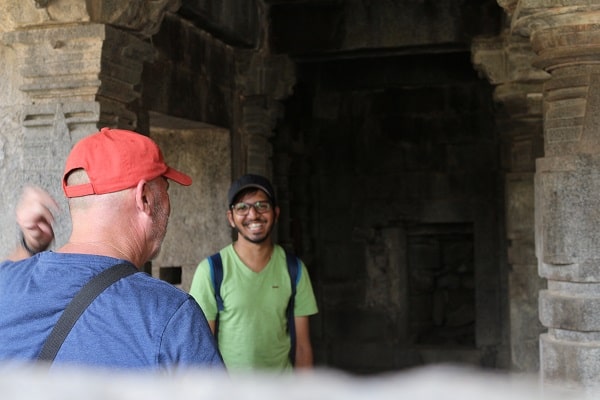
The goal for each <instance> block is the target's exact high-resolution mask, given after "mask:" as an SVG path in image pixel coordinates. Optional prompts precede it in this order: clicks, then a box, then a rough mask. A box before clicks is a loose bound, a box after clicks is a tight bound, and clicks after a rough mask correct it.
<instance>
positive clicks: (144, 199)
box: [135, 179, 154, 214]
mask: <svg viewBox="0 0 600 400" xmlns="http://www.w3.org/2000/svg"><path fill="white" fill-rule="evenodd" d="M153 201H154V198H153V196H152V191H151V190H150V186H149V185H148V182H147V181H146V180H144V179H142V180H141V181H139V182H138V184H137V186H136V187H135V205H136V207H137V209H138V210H139V211H141V212H144V213H146V214H150V213H151V211H152V202H153Z"/></svg>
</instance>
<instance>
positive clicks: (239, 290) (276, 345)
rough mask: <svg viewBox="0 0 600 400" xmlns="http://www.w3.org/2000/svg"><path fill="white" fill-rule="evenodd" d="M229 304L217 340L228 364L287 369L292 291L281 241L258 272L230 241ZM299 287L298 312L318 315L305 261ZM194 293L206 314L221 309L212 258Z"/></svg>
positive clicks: (226, 267) (224, 291)
mask: <svg viewBox="0 0 600 400" xmlns="http://www.w3.org/2000/svg"><path fill="white" fill-rule="evenodd" d="M220 253H221V259H222V260H223V282H222V283H221V297H222V298H223V304H224V310H223V311H222V312H221V314H220V315H219V329H218V335H219V337H218V343H219V349H220V351H221V355H222V356H223V360H224V361H225V365H226V366H227V368H228V369H229V370H232V371H233V370H249V369H268V370H280V371H283V370H288V369H291V367H292V366H291V364H290V361H289V358H288V357H289V351H290V338H289V335H288V334H287V318H286V315H285V311H286V307H287V304H288V300H289V298H290V296H291V293H292V288H291V283H290V275H289V273H288V269H287V264H286V259H285V251H284V250H283V248H282V247H281V246H278V245H276V246H275V248H274V250H273V256H272V257H271V260H270V261H269V263H268V264H267V265H266V267H265V268H264V269H263V270H262V271H260V272H258V273H256V272H254V271H252V270H251V269H250V268H248V267H247V266H246V265H245V264H244V263H243V262H242V261H241V260H240V258H239V257H238V255H237V253H236V252H235V250H234V249H233V245H229V246H227V247H225V248H224V249H222V250H221V252H220ZM299 275H300V276H299V281H298V285H297V288H296V300H295V304H294V315H295V316H296V317H300V316H308V315H313V314H316V313H317V312H318V308H317V303H316V300H315V296H314V293H313V289H312V286H311V283H310V277H309V275H308V271H307V269H306V266H305V265H304V263H302V269H301V271H300V274H299ZM190 294H191V295H192V296H193V297H194V298H195V299H196V301H197V302H198V304H200V307H201V308H202V310H203V311H204V314H205V315H206V319H207V320H209V321H214V320H215V318H216V315H217V303H216V300H215V291H214V287H213V282H212V278H211V274H210V266H209V263H208V260H207V259H204V260H202V262H201V263H200V264H199V265H198V268H197V269H196V272H195V274H194V278H193V280H192V285H191V288H190Z"/></svg>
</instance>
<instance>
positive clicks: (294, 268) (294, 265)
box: [285, 251, 300, 366]
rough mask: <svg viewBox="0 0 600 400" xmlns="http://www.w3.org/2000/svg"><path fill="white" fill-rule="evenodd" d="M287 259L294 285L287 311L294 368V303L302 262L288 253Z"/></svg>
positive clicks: (286, 253)
mask: <svg viewBox="0 0 600 400" xmlns="http://www.w3.org/2000/svg"><path fill="white" fill-rule="evenodd" d="M285 259H286V262H287V268H288V272H289V274H290V283H291V285H292V295H291V296H290V300H289V302H288V305H287V309H286V316H287V324H288V333H289V335H290V361H291V363H292V366H294V365H295V363H296V323H295V321H294V303H295V300H296V286H297V284H298V276H299V274H300V260H298V258H297V257H296V256H294V255H293V254H292V253H290V252H288V251H286V252H285Z"/></svg>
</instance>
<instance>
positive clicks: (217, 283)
mask: <svg viewBox="0 0 600 400" xmlns="http://www.w3.org/2000/svg"><path fill="white" fill-rule="evenodd" d="M208 264H209V265H210V277H211V279H212V282H213V288H214V290H215V300H216V301H217V315H216V316H215V334H214V336H215V340H217V339H218V337H219V335H218V331H219V313H220V312H221V311H223V310H224V309H225V306H224V304H223V298H222V297H221V283H222V282H223V260H222V259H221V253H215V254H213V255H212V256H210V257H208ZM217 341H218V340H217Z"/></svg>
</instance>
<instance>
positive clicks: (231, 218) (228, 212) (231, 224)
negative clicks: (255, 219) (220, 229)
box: [227, 210, 235, 228]
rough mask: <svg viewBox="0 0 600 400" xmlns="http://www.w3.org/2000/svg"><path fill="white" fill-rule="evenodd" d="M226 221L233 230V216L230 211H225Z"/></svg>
mask: <svg viewBox="0 0 600 400" xmlns="http://www.w3.org/2000/svg"><path fill="white" fill-rule="evenodd" d="M227 221H229V226H231V227H232V228H235V223H234V222H233V214H232V213H231V210H227Z"/></svg>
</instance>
